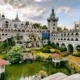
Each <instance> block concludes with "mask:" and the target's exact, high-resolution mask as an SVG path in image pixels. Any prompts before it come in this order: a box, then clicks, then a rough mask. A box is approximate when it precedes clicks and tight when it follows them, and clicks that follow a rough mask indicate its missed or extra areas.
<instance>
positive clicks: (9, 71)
mask: <svg viewBox="0 0 80 80" xmlns="http://www.w3.org/2000/svg"><path fill="white" fill-rule="evenodd" d="M7 42H8V43H7ZM12 43H13V41H12V40H11V39H10V41H5V42H4V43H1V44H0V47H1V48H2V47H3V48H4V49H5V51H4V50H3V48H2V49H1V50H0V51H1V52H2V53H1V54H0V58H3V59H5V60H8V61H9V63H10V64H9V65H6V72H5V76H4V80H20V78H21V77H22V76H24V77H29V76H32V75H36V74H38V73H39V72H40V71H44V72H46V74H47V75H51V74H54V73H57V72H63V73H65V74H67V75H70V74H74V73H76V72H77V70H76V68H75V66H74V64H72V63H70V62H67V61H66V62H65V63H63V62H61V64H60V65H57V66H55V65H54V64H53V63H52V62H51V61H52V55H53V54H55V53H58V54H59V55H60V56H61V57H60V59H61V58H65V57H66V58H68V56H69V55H71V52H72V51H71V50H70V53H69V54H67V53H66V51H67V50H66V48H62V47H58V46H57V45H55V44H51V45H43V47H41V48H35V49H34V48H27V49H26V50H25V51H24V49H23V48H22V47H20V46H18V45H15V44H12ZM7 49H8V50H7ZM24 52H25V53H24ZM28 53H32V54H33V59H32V60H30V59H26V60H23V56H24V54H28ZM66 54H67V55H66ZM73 54H77V52H74V53H73Z"/></svg>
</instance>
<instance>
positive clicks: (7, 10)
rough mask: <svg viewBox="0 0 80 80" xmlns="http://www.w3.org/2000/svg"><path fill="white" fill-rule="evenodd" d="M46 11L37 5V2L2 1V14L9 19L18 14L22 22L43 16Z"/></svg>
mask: <svg viewBox="0 0 80 80" xmlns="http://www.w3.org/2000/svg"><path fill="white" fill-rule="evenodd" d="M3 4H4V5H3ZM45 11H46V9H45V8H42V7H39V6H37V5H36V4H35V0H0V12H1V13H4V14H5V15H6V17H7V18H9V19H12V18H15V15H16V13H18V14H19V16H20V19H21V20H28V18H29V17H30V19H31V17H37V16H41V15H42V14H43V13H44V12H45Z"/></svg>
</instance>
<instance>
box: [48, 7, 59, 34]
mask: <svg viewBox="0 0 80 80" xmlns="http://www.w3.org/2000/svg"><path fill="white" fill-rule="evenodd" d="M47 21H48V28H49V30H50V32H55V31H57V22H58V18H57V17H56V16H55V13H54V9H52V13H51V15H50V17H49V18H48V19H47Z"/></svg>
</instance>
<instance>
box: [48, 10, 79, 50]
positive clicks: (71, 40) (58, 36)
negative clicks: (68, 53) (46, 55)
mask: <svg viewBox="0 0 80 80" xmlns="http://www.w3.org/2000/svg"><path fill="white" fill-rule="evenodd" d="M58 20H59V19H58V18H57V17H56V15H55V13H54V9H52V13H51V15H50V17H49V18H48V19H47V21H48V28H49V30H50V41H51V43H53V42H54V43H55V44H58V45H59V46H64V44H65V46H66V47H67V46H69V45H72V46H73V48H74V50H75V49H76V47H77V46H78V45H80V22H79V23H78V24H76V23H75V24H74V26H75V27H74V29H72V30H66V31H58V30H57V29H58V26H57V24H58Z"/></svg>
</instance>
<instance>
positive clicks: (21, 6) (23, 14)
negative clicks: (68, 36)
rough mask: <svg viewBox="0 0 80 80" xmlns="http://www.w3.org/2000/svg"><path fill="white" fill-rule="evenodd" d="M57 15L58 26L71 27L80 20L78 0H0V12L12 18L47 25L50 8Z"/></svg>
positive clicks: (79, 1)
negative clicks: (17, 16) (16, 17)
mask: <svg viewBox="0 0 80 80" xmlns="http://www.w3.org/2000/svg"><path fill="white" fill-rule="evenodd" d="M52 8H54V9H55V13H56V16H57V17H59V22H58V26H61V27H63V26H66V27H67V28H69V29H71V28H73V27H74V21H76V22H79V20H80V0H0V12H1V14H2V13H4V14H5V15H6V17H7V18H9V19H13V18H15V16H16V14H17V13H18V15H19V18H20V19H21V20H22V21H24V20H29V21H31V22H38V23H41V24H46V25H47V18H48V17H49V15H50V14H51V9H52Z"/></svg>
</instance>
